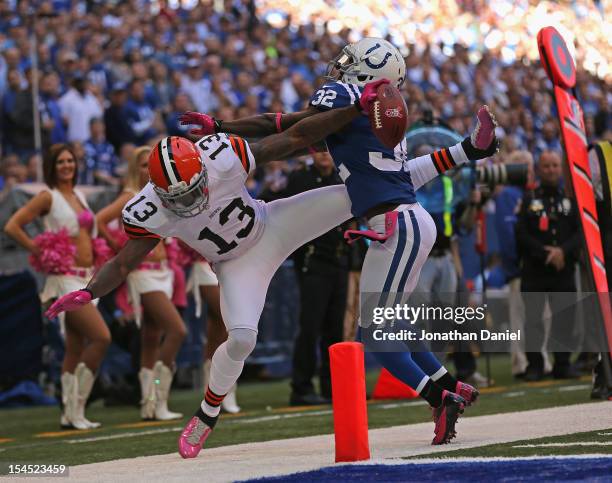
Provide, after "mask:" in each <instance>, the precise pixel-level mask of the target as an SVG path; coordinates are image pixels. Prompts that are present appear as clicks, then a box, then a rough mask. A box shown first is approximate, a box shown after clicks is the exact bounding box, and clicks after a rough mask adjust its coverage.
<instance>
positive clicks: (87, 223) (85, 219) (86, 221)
mask: <svg viewBox="0 0 612 483" xmlns="http://www.w3.org/2000/svg"><path fill="white" fill-rule="evenodd" d="M77 221H78V222H79V226H80V227H81V228H85V229H86V230H87V231H91V229H92V228H93V225H94V216H93V213H92V212H91V211H89V210H83V211H81V212H80V213H79V215H78V216H77Z"/></svg>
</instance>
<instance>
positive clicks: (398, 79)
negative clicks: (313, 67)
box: [325, 37, 406, 87]
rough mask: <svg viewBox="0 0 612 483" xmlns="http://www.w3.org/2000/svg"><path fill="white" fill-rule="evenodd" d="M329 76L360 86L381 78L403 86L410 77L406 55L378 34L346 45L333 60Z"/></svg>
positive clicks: (328, 68)
mask: <svg viewBox="0 0 612 483" xmlns="http://www.w3.org/2000/svg"><path fill="white" fill-rule="evenodd" d="M325 76H326V77H327V78H328V79H331V80H341V81H343V82H349V83H351V84H356V85H358V86H364V85H365V84H367V83H368V82H372V81H375V80H378V79H388V80H389V81H390V82H391V84H393V85H395V86H396V87H399V86H400V85H401V84H402V82H404V78H405V77H406V63H405V62H404V58H403V57H402V54H400V52H399V50H397V49H396V48H395V47H394V46H393V45H392V44H391V43H390V42H387V41H386V40H385V39H380V38H376V37H365V38H363V39H361V40H360V41H359V42H355V43H354V44H348V45H346V46H345V47H344V48H343V49H342V51H341V52H340V53H339V54H338V55H337V56H336V58H334V59H333V60H332V61H330V62H329V64H328V65H327V72H326V74H325Z"/></svg>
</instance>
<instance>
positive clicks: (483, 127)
mask: <svg viewBox="0 0 612 483" xmlns="http://www.w3.org/2000/svg"><path fill="white" fill-rule="evenodd" d="M476 117H477V118H478V122H477V123H476V127H475V128H474V132H472V135H471V137H470V140H471V141H472V146H474V147H475V148H476V149H480V150H483V151H484V150H486V149H487V148H488V147H489V146H491V143H492V142H493V140H494V139H495V128H496V127H497V121H496V120H495V117H494V116H493V114H492V113H491V111H490V110H489V106H482V107H481V108H480V109H479V110H478V114H476Z"/></svg>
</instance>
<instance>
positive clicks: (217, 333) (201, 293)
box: [187, 247, 240, 414]
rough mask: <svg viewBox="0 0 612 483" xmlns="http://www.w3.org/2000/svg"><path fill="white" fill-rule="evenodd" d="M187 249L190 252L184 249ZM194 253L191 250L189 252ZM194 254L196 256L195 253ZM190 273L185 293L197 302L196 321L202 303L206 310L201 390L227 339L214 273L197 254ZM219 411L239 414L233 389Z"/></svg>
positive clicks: (206, 382)
mask: <svg viewBox="0 0 612 483" xmlns="http://www.w3.org/2000/svg"><path fill="white" fill-rule="evenodd" d="M187 249H189V248H188V247H187ZM189 250H190V251H192V252H193V250H191V249H189ZM194 253H195V252H194ZM197 255H198V257H197V258H196V260H195V262H194V264H193V267H192V269H191V275H190V276H189V282H188V283H187V290H191V291H193V296H194V299H195V302H196V317H200V315H201V313H202V301H203V300H204V301H205V302H206V306H207V308H208V311H207V314H206V324H207V326H208V327H207V334H206V335H207V340H206V348H205V350H204V368H203V374H204V387H207V385H208V380H209V378H210V365H211V363H212V356H213V354H214V353H215V351H216V350H217V347H219V346H220V345H221V344H222V343H223V342H225V341H226V339H227V331H226V330H225V324H224V323H223V318H222V316H221V304H220V298H219V297H220V295H219V282H218V280H217V276H216V275H215V272H213V270H212V268H211V266H210V264H209V263H208V262H207V261H206V260H205V259H204V258H202V257H201V256H199V254H197ZM221 409H223V410H224V411H225V412H228V413H232V414H233V413H238V412H240V407H239V406H238V402H237V400H236V385H235V384H234V386H233V387H232V389H230V391H229V392H228V393H227V395H226V396H225V399H223V402H222V403H221Z"/></svg>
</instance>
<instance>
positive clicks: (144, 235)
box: [125, 230, 161, 240]
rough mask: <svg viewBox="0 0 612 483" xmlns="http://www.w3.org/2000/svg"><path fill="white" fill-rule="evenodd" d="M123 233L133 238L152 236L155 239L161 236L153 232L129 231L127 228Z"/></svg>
mask: <svg viewBox="0 0 612 483" xmlns="http://www.w3.org/2000/svg"><path fill="white" fill-rule="evenodd" d="M125 234H126V235H127V236H128V238H131V239H133V240H135V239H137V238H154V239H155V240H160V239H161V237H160V236H159V235H156V234H155V233H146V234H144V233H131V232H129V231H127V230H125Z"/></svg>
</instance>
